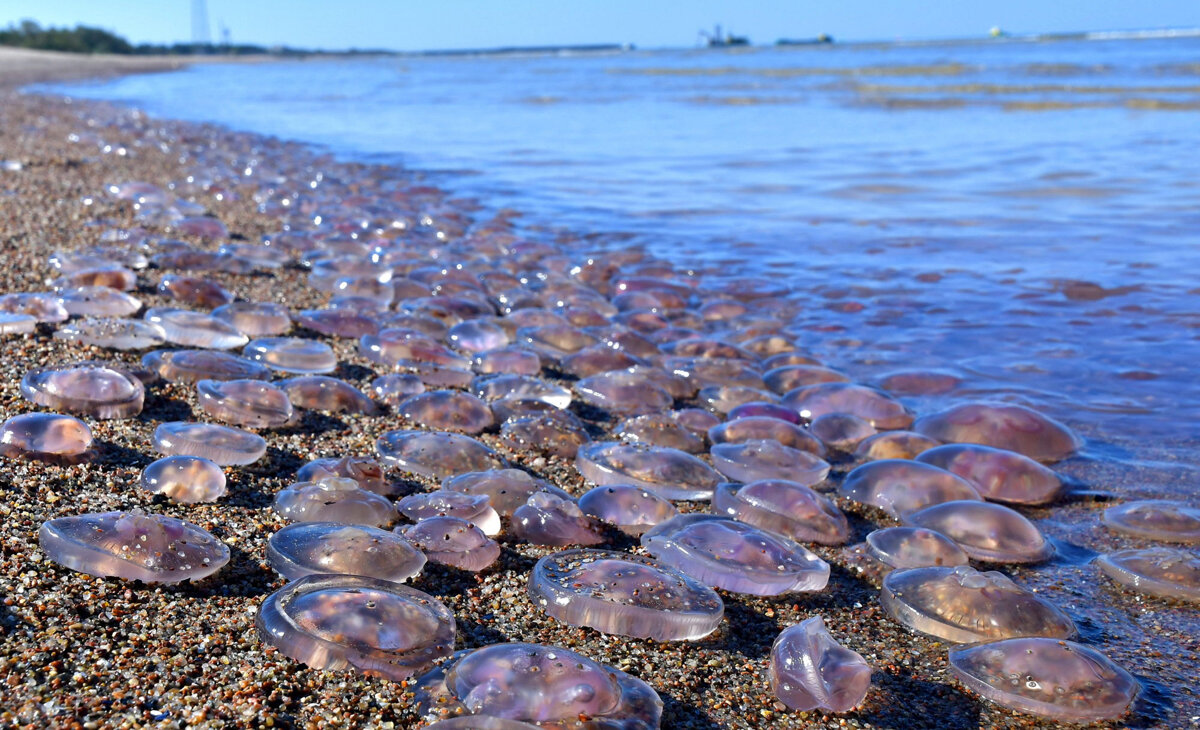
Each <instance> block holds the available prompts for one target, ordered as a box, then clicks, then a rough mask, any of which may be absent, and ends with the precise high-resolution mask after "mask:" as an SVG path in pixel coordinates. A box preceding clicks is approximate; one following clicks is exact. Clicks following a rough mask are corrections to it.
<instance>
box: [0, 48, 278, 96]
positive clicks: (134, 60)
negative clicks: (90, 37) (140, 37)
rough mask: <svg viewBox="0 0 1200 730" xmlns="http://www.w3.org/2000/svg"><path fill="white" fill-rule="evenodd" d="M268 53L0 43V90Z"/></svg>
mask: <svg viewBox="0 0 1200 730" xmlns="http://www.w3.org/2000/svg"><path fill="white" fill-rule="evenodd" d="M273 60H275V59H274V58H273V57H271V56H126V55H115V54H92V55H89V54H81V53H62V52H58V51H35V50H30V49H26V48H14V47H9V46H0V91H12V90H14V89H18V88H20V87H22V86H28V85H29V84H38V83H49V82H55V81H82V80H85V79H101V78H112V77H116V76H125V75H128V74H140V73H159V72H164V71H178V70H180V69H183V68H187V67H188V66H191V65H193V64H197V63H262V62H265V61H273Z"/></svg>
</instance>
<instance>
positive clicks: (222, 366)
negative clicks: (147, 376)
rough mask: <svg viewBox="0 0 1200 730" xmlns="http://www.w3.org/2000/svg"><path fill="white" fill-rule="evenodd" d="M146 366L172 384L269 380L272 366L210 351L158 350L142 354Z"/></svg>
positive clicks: (143, 364)
mask: <svg viewBox="0 0 1200 730" xmlns="http://www.w3.org/2000/svg"><path fill="white" fill-rule="evenodd" d="M142 367H144V368H146V369H148V370H150V371H152V372H154V373H156V374H157V375H158V376H159V377H161V378H162V379H163V380H167V381H170V382H172V383H196V382H199V381H201V380H267V379H269V378H270V377H271V371H270V369H268V368H266V367H264V366H262V365H259V364H258V363H256V362H253V361H251V360H247V359H246V358H244V357H238V356H237V355H231V354H229V353H227V352H212V351H210V350H155V351H154V352H148V353H146V354H145V355H144V356H143V357H142Z"/></svg>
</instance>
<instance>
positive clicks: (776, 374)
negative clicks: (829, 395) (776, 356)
mask: <svg viewBox="0 0 1200 730" xmlns="http://www.w3.org/2000/svg"><path fill="white" fill-rule="evenodd" d="M763 382H764V383H766V385H767V387H768V388H770V389H771V390H773V391H775V392H776V393H780V394H783V393H787V392H788V391H791V390H795V389H796V388H804V387H807V386H809V385H819V384H821V383H848V382H850V378H849V377H848V376H847V375H846V374H844V373H839V372H838V371H836V370H832V369H830V368H826V367H821V366H820V365H806V364H796V365H782V366H780V367H777V368H772V369H770V370H768V371H767V372H765V373H763Z"/></svg>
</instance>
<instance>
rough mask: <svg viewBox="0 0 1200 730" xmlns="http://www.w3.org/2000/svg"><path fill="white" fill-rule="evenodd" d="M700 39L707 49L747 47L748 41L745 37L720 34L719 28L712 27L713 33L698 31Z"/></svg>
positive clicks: (717, 26) (718, 26)
mask: <svg viewBox="0 0 1200 730" xmlns="http://www.w3.org/2000/svg"><path fill="white" fill-rule="evenodd" d="M700 37H701V38H703V39H704V43H705V45H707V46H708V47H709V48H730V47H732V46H748V45H750V39H749V38H747V37H746V36H741V35H734V34H732V33H721V26H720V25H716V26H714V27H713V32H712V33H709V32H707V31H703V30H702V31H700Z"/></svg>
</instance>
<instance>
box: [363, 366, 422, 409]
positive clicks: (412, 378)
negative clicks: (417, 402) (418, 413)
mask: <svg viewBox="0 0 1200 730" xmlns="http://www.w3.org/2000/svg"><path fill="white" fill-rule="evenodd" d="M370 392H371V396H372V397H373V398H374V399H375V400H377V401H379V402H380V403H383V404H385V405H389V406H393V407H394V406H398V405H400V403H401V402H402V401H404V400H405V399H406V398H408V397H409V396H410V395H419V394H421V393H424V392H425V383H423V382H421V379H420V378H418V377H417V376H416V375H413V374H411V373H388V374H387V375H381V376H379V377H378V378H375V379H374V380H372V381H371V388H370Z"/></svg>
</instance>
